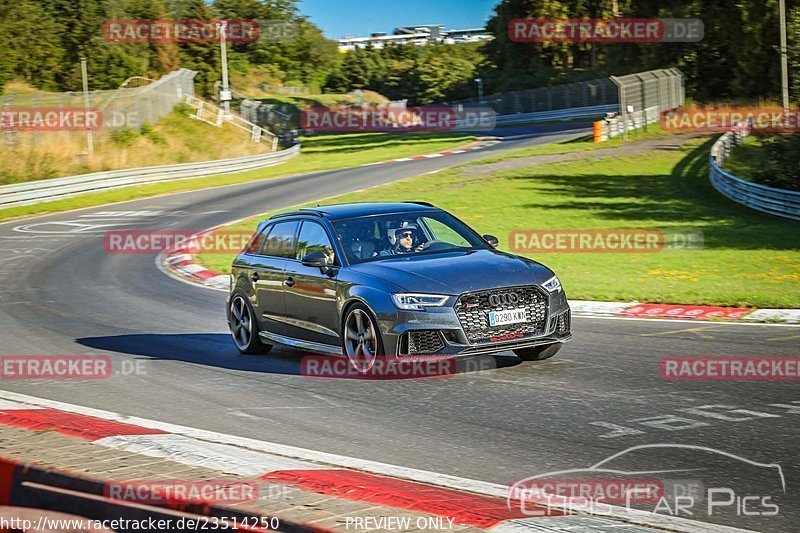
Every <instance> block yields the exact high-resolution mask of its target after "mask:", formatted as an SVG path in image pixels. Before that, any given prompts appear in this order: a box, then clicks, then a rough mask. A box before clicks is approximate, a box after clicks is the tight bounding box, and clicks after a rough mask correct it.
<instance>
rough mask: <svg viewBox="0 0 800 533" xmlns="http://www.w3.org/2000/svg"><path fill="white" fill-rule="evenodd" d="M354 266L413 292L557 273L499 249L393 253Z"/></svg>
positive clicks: (453, 290)
mask: <svg viewBox="0 0 800 533" xmlns="http://www.w3.org/2000/svg"><path fill="white" fill-rule="evenodd" d="M350 268H351V270H352V271H353V272H358V273H363V274H367V275H369V276H374V277H376V278H380V279H383V280H386V281H388V282H390V283H393V284H395V285H397V286H399V287H402V288H403V289H404V290H407V291H409V292H427V293H442V294H461V293H463V292H471V291H478V290H483V289H494V288H497V287H509V286H514V285H532V284H541V283H542V282H544V281H546V280H547V279H549V278H550V277H552V276H553V272H552V271H551V270H550V269H549V268H547V267H545V266H544V265H541V264H540V263H537V262H536V261H532V260H530V259H525V258H523V257H519V256H516V255H512V254H508V253H505V252H500V251H497V250H468V251H459V252H445V253H437V254H430V255H429V254H419V255H417V254H414V255H407V256H393V257H387V258H385V259H380V260H376V261H368V262H366V263H360V264H356V265H352V266H351V267H350Z"/></svg>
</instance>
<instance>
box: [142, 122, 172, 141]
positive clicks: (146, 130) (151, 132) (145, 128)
mask: <svg viewBox="0 0 800 533" xmlns="http://www.w3.org/2000/svg"><path fill="white" fill-rule="evenodd" d="M139 133H141V134H142V136H143V137H145V138H147V139H148V140H150V142H152V143H153V144H159V145H164V144H167V140H166V139H165V138H164V136H163V135H161V134H160V133H158V132H157V131H156V129H155V128H154V127H153V125H152V124H150V123H148V122H145V123H144V124H142V127H141V128H139Z"/></svg>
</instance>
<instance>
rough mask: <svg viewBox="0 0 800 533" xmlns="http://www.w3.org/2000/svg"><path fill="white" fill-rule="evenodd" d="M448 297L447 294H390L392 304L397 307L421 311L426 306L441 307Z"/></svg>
mask: <svg viewBox="0 0 800 533" xmlns="http://www.w3.org/2000/svg"><path fill="white" fill-rule="evenodd" d="M448 298H449V296H445V295H442V294H416V293H397V294H392V300H393V301H394V305H395V306H396V307H397V308H398V309H407V310H409V311H423V310H425V308H426V307H441V306H443V305H444V303H445V302H446V301H447V299H448Z"/></svg>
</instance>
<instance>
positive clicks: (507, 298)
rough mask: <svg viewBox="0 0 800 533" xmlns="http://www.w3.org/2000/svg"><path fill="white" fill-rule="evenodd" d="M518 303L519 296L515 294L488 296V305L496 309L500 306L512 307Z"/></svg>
mask: <svg viewBox="0 0 800 533" xmlns="http://www.w3.org/2000/svg"><path fill="white" fill-rule="evenodd" d="M516 303H519V295H517V293H516V292H504V293H501V294H490V295H489V305H491V306H492V307H497V306H500V305H514V304H516Z"/></svg>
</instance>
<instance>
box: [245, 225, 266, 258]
mask: <svg viewBox="0 0 800 533" xmlns="http://www.w3.org/2000/svg"><path fill="white" fill-rule="evenodd" d="M271 229H272V224H268V225H266V226H264V229H262V230H261V231H260V232H258V233H257V234H256V235H253V238H251V239H250V242H248V243H247V246H246V247H245V249H244V251H245V252H246V253H248V254H258V253H261V248H262V247H263V246H264V240H265V239H266V238H267V235H269V232H270V230H271Z"/></svg>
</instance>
